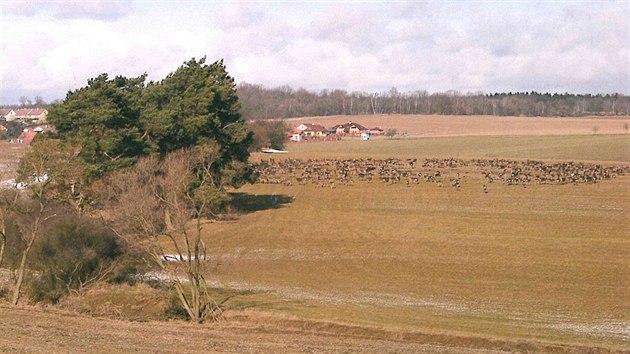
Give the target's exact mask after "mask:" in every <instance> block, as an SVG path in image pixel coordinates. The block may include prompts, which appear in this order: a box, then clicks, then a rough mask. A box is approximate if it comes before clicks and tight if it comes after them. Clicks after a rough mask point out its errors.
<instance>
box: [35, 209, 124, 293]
mask: <svg viewBox="0 0 630 354" xmlns="http://www.w3.org/2000/svg"><path fill="white" fill-rule="evenodd" d="M47 231H48V232H46V233H45V234H44V235H42V237H41V238H40V239H39V241H38V242H37V243H36V244H35V246H34V249H33V254H32V257H31V259H30V262H31V264H30V268H31V270H33V271H35V272H36V273H37V274H38V276H36V277H34V279H33V281H32V282H31V286H30V294H31V299H32V300H33V301H47V302H52V303H56V302H58V301H59V299H60V298H61V297H62V296H63V295H65V294H67V293H68V292H69V291H73V290H74V291H79V290H82V289H83V288H84V287H86V286H87V285H89V284H92V283H94V282H96V281H98V280H100V279H103V278H104V277H105V276H107V275H108V274H109V273H111V271H112V270H113V269H114V265H115V264H114V262H115V260H116V259H117V258H118V257H119V256H120V254H121V251H120V247H119V245H118V243H117V240H116V237H115V235H114V234H113V233H112V232H111V231H109V230H108V229H106V228H104V227H102V226H100V225H97V224H95V223H94V222H92V221H89V220H86V219H65V220H62V221H59V222H57V223H55V224H54V225H52V226H51V227H50V229H49V230H47Z"/></svg>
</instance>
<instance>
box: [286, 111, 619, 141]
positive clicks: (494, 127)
mask: <svg viewBox="0 0 630 354" xmlns="http://www.w3.org/2000/svg"><path fill="white" fill-rule="evenodd" d="M349 121H352V122H355V123H359V124H361V125H363V126H365V127H366V128H372V127H379V126H380V127H382V128H383V129H389V128H393V129H397V130H398V133H405V134H407V135H409V136H416V137H430V136H433V137H435V136H476V135H483V136H489V135H504V136H514V135H592V134H625V133H627V132H628V130H627V129H626V128H625V124H630V117H627V116H612V117H609V116H606V117H604V116H602V117H579V118H566V117H503V116H441V115H395V114H393V115H354V116H327V117H303V118H291V119H288V120H287V122H288V123H289V125H291V126H298V125H299V124H301V123H316V124H321V125H324V126H325V127H326V128H329V127H332V126H334V125H337V124H343V123H347V122H349Z"/></svg>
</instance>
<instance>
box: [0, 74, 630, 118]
mask: <svg viewBox="0 0 630 354" xmlns="http://www.w3.org/2000/svg"><path fill="white" fill-rule="evenodd" d="M237 95H238V97H239V101H240V103H241V110H240V112H241V115H242V117H243V118H244V119H245V120H256V119H275V118H297V117H312V116H334V115H366V114H438V115H494V116H528V117H537V116H540V117H580V116H597V115H602V116H611V115H612V116H615V115H621V116H628V115H630V96H626V95H623V94H617V93H616V94H572V93H540V92H535V91H532V92H508V93H492V94H486V93H483V92H474V93H473V92H468V93H461V92H459V91H455V90H450V91H446V92H436V93H430V92H428V91H424V90H417V91H412V92H401V91H399V90H398V89H396V88H395V87H392V88H391V89H390V90H389V91H384V92H347V91H345V90H339V89H334V90H322V91H320V92H314V91H308V90H306V89H303V88H300V89H297V90H296V89H293V88H291V87H289V86H280V87H276V88H266V87H264V86H263V85H259V84H250V83H240V84H238V85H237ZM55 102H58V100H57V101H54V102H53V103H55ZM49 106H50V104H48V103H46V102H45V101H44V100H43V99H42V98H41V97H40V96H37V97H35V99H34V100H31V99H30V98H29V97H26V96H22V97H20V104H19V105H0V108H24V107H41V108H48V107H49Z"/></svg>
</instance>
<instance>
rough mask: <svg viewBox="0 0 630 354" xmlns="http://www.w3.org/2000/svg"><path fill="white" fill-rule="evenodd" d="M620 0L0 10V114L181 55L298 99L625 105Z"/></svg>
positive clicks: (15, 6)
mask: <svg viewBox="0 0 630 354" xmlns="http://www.w3.org/2000/svg"><path fill="white" fill-rule="evenodd" d="M629 4H630V1H609V2H606V1H591V2H576V1H539V2H537V1H519V2H516V1H499V0H496V1H466V2H464V1H457V2H446V1H431V2H417V1H413V2H411V1H409V2H407V1H382V2H381V1H352V2H337V1H303V2H296V1H291V2H289V1H223V2H209V1H146V0H144V1H132V0H129V1H126V0H121V1H105V0H82V1H63V0H51V1H36V0H32V1H29V0H19V1H16V0H2V1H0V10H1V12H0V39H1V44H0V45H1V53H0V90H1V92H0V103H3V104H13V103H17V102H18V99H19V97H20V96H28V97H30V98H33V97H35V96H42V97H43V98H44V99H45V100H46V101H52V100H54V99H63V98H64V97H65V94H66V92H67V91H68V90H69V89H76V88H79V87H82V86H85V85H86V84H87V80H88V79H89V78H91V77H95V76H97V75H99V74H100V73H103V72H105V73H108V74H109V75H110V76H111V77H113V76H115V75H125V76H138V75H141V74H142V73H145V72H146V73H147V74H148V76H149V79H150V80H160V79H162V78H163V77H164V76H166V75H167V74H168V73H169V72H171V71H174V70H175V69H176V68H177V67H178V66H180V65H181V64H182V63H183V62H184V61H187V60H189V59H190V58H192V57H195V58H200V57H202V56H207V57H208V61H210V62H211V61H215V60H218V59H221V58H223V59H224V60H225V64H226V65H227V68H228V71H229V73H230V74H231V75H232V76H234V77H235V79H236V81H237V82H249V83H256V84H262V85H264V86H266V87H277V86H281V85H289V86H291V87H293V88H295V89H297V88H300V87H303V88H306V89H308V90H314V91H320V90H323V89H344V90H347V91H368V92H374V91H386V90H389V89H390V88H391V87H397V88H398V90H399V91H415V90H427V91H429V92H438V91H440V92H441V91H447V90H458V91H461V92H476V91H483V92H486V93H491V92H507V91H513V92H514V91H532V90H534V91H542V92H570V93H614V92H619V93H624V94H630V74H629V72H630V55H629V46H630V43H629V42H630V40H629V36H630V25H629V23H630V15H629V7H630V5H629Z"/></svg>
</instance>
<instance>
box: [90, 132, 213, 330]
mask: <svg viewBox="0 0 630 354" xmlns="http://www.w3.org/2000/svg"><path fill="white" fill-rule="evenodd" d="M219 159H220V151H219V148H218V145H215V144H211V145H204V146H198V147H195V148H192V149H184V150H179V151H176V152H173V153H171V154H169V155H167V156H166V157H165V158H164V159H163V160H160V159H159V158H158V157H156V156H151V157H147V158H144V159H141V160H140V161H138V163H137V164H136V165H135V166H134V168H133V169H131V170H128V171H124V172H119V173H116V174H114V175H112V176H111V177H109V178H107V179H105V180H104V181H102V183H104V184H105V186H103V187H99V188H98V189H99V190H101V191H102V192H103V193H102V194H101V196H100V200H101V201H102V207H103V208H102V210H101V213H102V216H103V217H104V219H105V220H107V221H108V222H110V225H111V226H112V228H113V230H114V231H115V232H116V233H117V234H118V235H119V236H120V237H121V238H122V239H124V240H125V241H126V242H127V243H128V244H129V245H131V246H133V247H140V248H141V249H142V250H144V251H145V252H146V254H147V255H148V256H149V260H151V261H152V263H153V264H155V265H157V267H158V268H159V269H160V270H161V272H162V273H163V274H165V275H166V276H167V277H168V280H169V282H170V284H172V286H173V288H174V290H175V292H176V293H177V296H178V298H179V300H180V303H181V305H182V307H183V308H184V309H185V310H186V312H187V314H188V316H189V317H190V319H191V321H194V322H198V323H201V322H203V321H204V320H206V319H211V320H216V319H218V318H219V316H220V314H221V310H220V308H219V306H218V305H217V304H216V303H215V302H214V301H213V300H212V298H211V297H210V296H209V294H208V290H207V286H206V281H205V278H204V270H205V266H206V265H207V264H208V262H207V257H206V246H205V243H204V241H203V240H202V222H203V216H204V215H208V213H210V214H211V213H212V209H213V206H215V205H216V204H218V203H221V201H222V200H223V198H224V197H223V193H222V191H221V188H220V187H219V188H217V186H220V185H221V181H218V180H217V178H221V177H220V176H219V175H218V174H217V173H216V171H215V170H214V169H215V167H216V166H215V163H217V162H218V161H219Z"/></svg>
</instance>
